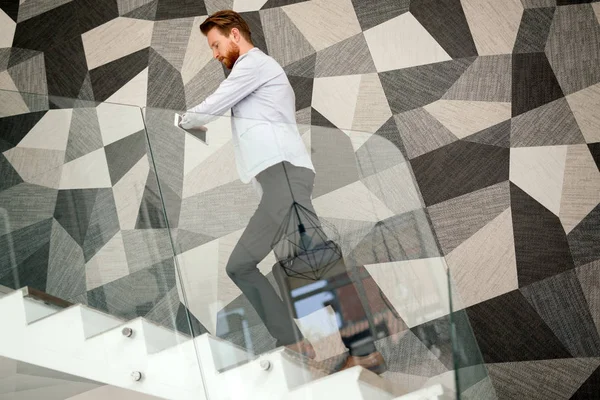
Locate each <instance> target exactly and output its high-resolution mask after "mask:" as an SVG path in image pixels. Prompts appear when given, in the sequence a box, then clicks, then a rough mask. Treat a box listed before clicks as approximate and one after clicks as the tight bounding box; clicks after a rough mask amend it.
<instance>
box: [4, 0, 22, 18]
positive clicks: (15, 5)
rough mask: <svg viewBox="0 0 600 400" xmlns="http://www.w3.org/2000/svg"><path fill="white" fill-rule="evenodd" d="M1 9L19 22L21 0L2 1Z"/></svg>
mask: <svg viewBox="0 0 600 400" xmlns="http://www.w3.org/2000/svg"><path fill="white" fill-rule="evenodd" d="M0 9H1V10H2V11H4V12H5V13H6V15H8V16H9V17H10V19H12V20H13V21H15V22H17V17H18V16H19V2H18V1H16V0H4V1H0Z"/></svg>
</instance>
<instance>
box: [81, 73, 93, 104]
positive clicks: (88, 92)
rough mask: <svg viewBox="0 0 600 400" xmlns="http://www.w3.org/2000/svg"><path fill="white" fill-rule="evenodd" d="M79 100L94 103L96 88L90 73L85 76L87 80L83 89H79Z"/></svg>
mask: <svg viewBox="0 0 600 400" xmlns="http://www.w3.org/2000/svg"><path fill="white" fill-rule="evenodd" d="M77 98H78V99H81V100H86V101H90V102H93V101H94V88H93V87H92V78H91V77H90V73H89V72H88V73H87V74H85V79H84V80H83V83H82V84H81V88H80V89H79V95H77ZM84 104H85V103H84Z"/></svg>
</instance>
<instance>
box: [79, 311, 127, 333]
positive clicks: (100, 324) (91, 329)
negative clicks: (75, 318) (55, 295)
mask: <svg viewBox="0 0 600 400" xmlns="http://www.w3.org/2000/svg"><path fill="white" fill-rule="evenodd" d="M81 318H82V320H83V333H84V336H85V337H86V338H90V337H93V336H96V335H98V334H100V333H102V332H106V331H108V330H110V329H113V328H115V327H117V326H119V325H122V324H124V323H125V321H124V320H122V319H119V318H117V317H113V316H112V315H108V314H105V313H103V312H101V311H98V310H94V309H92V308H89V307H86V306H84V305H82V306H81Z"/></svg>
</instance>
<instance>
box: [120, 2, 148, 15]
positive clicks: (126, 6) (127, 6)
mask: <svg viewBox="0 0 600 400" xmlns="http://www.w3.org/2000/svg"><path fill="white" fill-rule="evenodd" d="M153 1H154V0H117V7H118V8H119V15H125V14H127V13H130V12H131V11H133V10H135V9H137V8H140V7H143V6H145V5H146V4H148V3H151V2H153Z"/></svg>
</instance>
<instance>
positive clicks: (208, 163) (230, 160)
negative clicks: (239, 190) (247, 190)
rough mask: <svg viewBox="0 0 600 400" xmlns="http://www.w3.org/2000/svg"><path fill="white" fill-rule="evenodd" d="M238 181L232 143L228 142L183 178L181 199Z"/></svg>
mask: <svg viewBox="0 0 600 400" xmlns="http://www.w3.org/2000/svg"><path fill="white" fill-rule="evenodd" d="M238 179H239V175H238V172H237V168H236V164H235V159H234V154H233V143H232V142H231V141H230V142H229V143H227V144H226V145H224V146H223V147H221V148H220V149H218V150H217V151H216V152H214V153H213V154H211V155H210V156H209V157H207V158H206V159H205V160H204V161H203V162H202V163H201V164H199V165H198V166H196V167H195V168H194V169H192V171H191V172H189V173H188V174H187V175H185V176H184V178H183V195H182V197H183V198H184V199H185V198H188V197H191V196H194V195H196V194H199V193H203V192H206V191H208V190H211V189H214V188H216V187H219V186H221V185H225V184H227V183H230V182H234V181H236V180H238Z"/></svg>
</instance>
